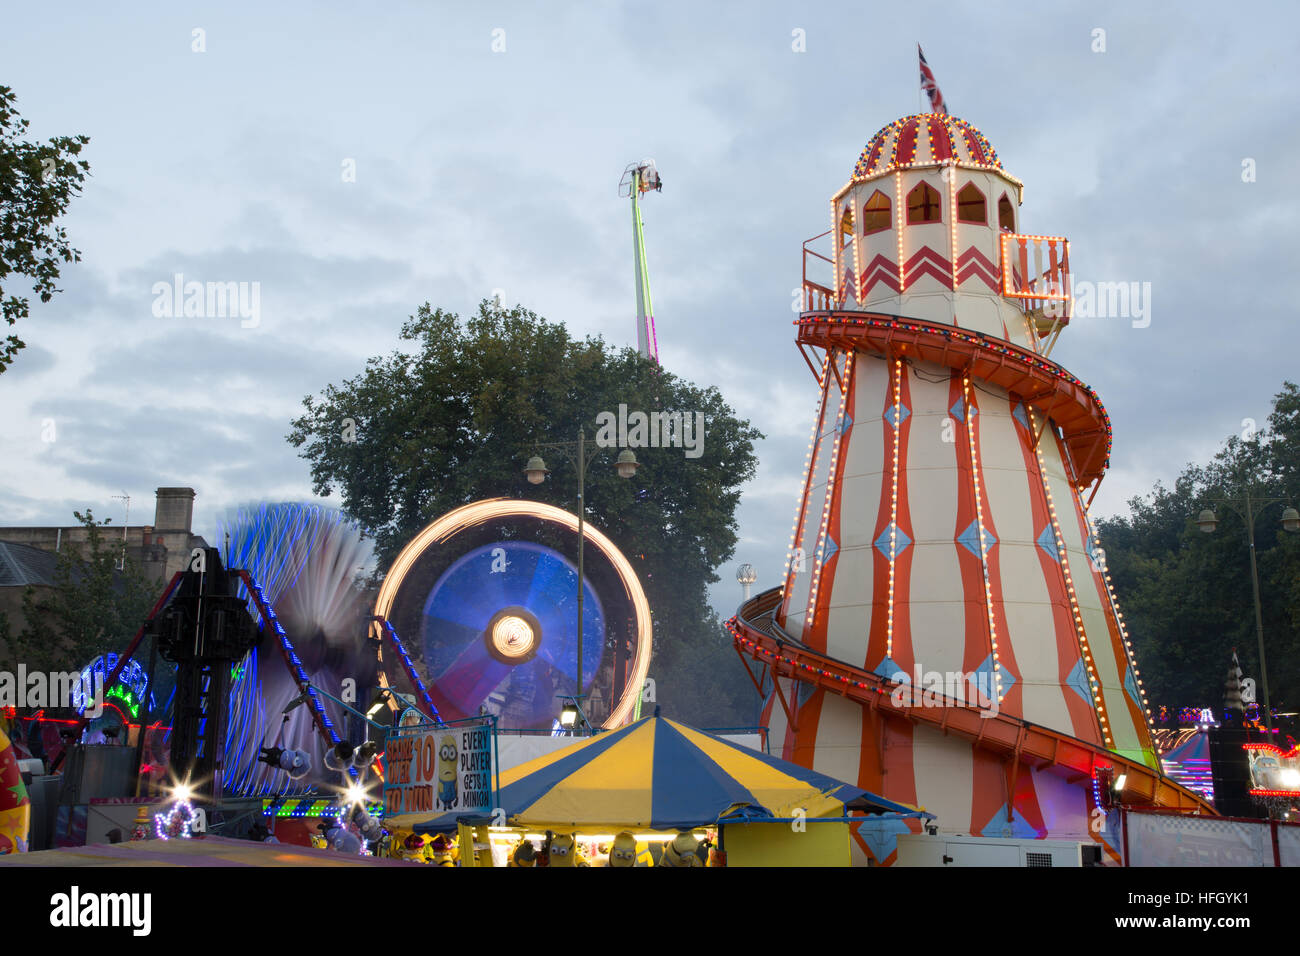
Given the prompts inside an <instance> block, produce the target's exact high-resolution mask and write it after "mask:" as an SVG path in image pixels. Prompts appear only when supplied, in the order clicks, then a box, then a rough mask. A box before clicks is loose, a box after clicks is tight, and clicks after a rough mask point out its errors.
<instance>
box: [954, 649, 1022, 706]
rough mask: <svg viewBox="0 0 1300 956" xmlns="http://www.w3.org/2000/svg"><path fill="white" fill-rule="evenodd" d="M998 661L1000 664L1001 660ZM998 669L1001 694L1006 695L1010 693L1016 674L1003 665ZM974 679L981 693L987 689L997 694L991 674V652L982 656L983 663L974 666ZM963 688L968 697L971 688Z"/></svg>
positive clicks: (995, 684)
mask: <svg viewBox="0 0 1300 956" xmlns="http://www.w3.org/2000/svg"><path fill="white" fill-rule="evenodd" d="M998 663H999V664H1000V663H1001V661H999V662H998ZM998 670H1000V671H1001V672H1002V693H1003V695H1006V694H1008V693H1010V691H1011V688H1012V687H1013V686H1014V685H1015V683H1016V675H1015V674H1013V673H1011V671H1009V670H1007V669H1006V667H1005V666H1004V667H999V668H998ZM975 680H976V681H977V684H976V686H977V687H978V688H979V690H980V692H981V693H984V694H987V693H989V691H992V692H993V694H994V696H996V695H997V690H998V682H997V680H996V679H995V678H994V676H993V655H992V654H989V656H988V657H986V658H984V663H982V664H980V666H979V667H977V668H975ZM965 690H966V696H967V698H968V699H969V697H970V690H971V689H970V688H969V687H967V688H966V689H965Z"/></svg>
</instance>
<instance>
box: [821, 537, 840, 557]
mask: <svg viewBox="0 0 1300 956" xmlns="http://www.w3.org/2000/svg"><path fill="white" fill-rule="evenodd" d="M839 549H840V546H839V545H838V544H836V543H835V539H834V538H832V537H831V536H830V535H829V534H828V535H827V536H826V545H825V547H824V548H823V549H822V564H825V563H826V562H827V561H829V560H830V559H831V555H833V554H834V553H835V552H836V551H838V550H839Z"/></svg>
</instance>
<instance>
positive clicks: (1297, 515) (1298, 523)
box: [1196, 488, 1300, 734]
mask: <svg viewBox="0 0 1300 956" xmlns="http://www.w3.org/2000/svg"><path fill="white" fill-rule="evenodd" d="M1210 500H1211V501H1213V502H1215V503H1216V504H1221V505H1225V506H1227V507H1228V508H1230V509H1231V510H1232V511H1234V512H1236V514H1237V515H1238V516H1240V517H1241V519H1242V520H1243V521H1244V522H1245V524H1246V541H1247V543H1248V544H1249V546H1250V583H1251V588H1252V591H1253V593H1254V598H1255V636H1256V637H1257V638H1258V640H1259V684H1260V688H1261V690H1262V691H1263V696H1264V729H1265V730H1266V731H1267V732H1268V733H1269V734H1272V732H1273V714H1272V709H1271V707H1270V705H1269V699H1268V665H1267V664H1266V663H1265V660H1264V613H1263V611H1262V610H1261V608H1260V602H1259V568H1258V565H1257V564H1256V562H1255V519H1256V518H1257V517H1258V516H1259V515H1260V514H1261V513H1262V512H1263V510H1264V509H1265V508H1267V507H1268V506H1269V505H1275V504H1281V503H1282V502H1284V501H1286V500H1287V499H1285V498H1253V497H1251V493H1250V489H1249V488H1248V489H1246V491H1245V493H1244V494H1243V495H1242V496H1241V497H1240V498H1211V499H1210ZM1238 506H1240V508H1242V509H1244V511H1243V510H1239V507H1238ZM1218 525H1219V518H1218V516H1217V515H1216V514H1215V513H1214V511H1212V510H1211V509H1209V508H1205V509H1204V510H1202V511H1201V513H1200V514H1199V515H1198V516H1197V517H1196V526H1197V527H1198V528H1200V529H1201V530H1202V531H1204V532H1205V533H1206V534H1211V533H1212V532H1213V531H1214V530H1215V528H1217V527H1218ZM1282 528H1283V530H1285V531H1290V532H1295V531H1300V512H1297V511H1296V510H1295V508H1293V507H1291V506H1290V505H1287V507H1286V508H1285V509H1284V510H1283V511H1282Z"/></svg>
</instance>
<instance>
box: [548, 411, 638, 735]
mask: <svg viewBox="0 0 1300 956" xmlns="http://www.w3.org/2000/svg"><path fill="white" fill-rule="evenodd" d="M536 447H537V448H558V449H560V450H562V451H565V452H568V453H570V454H573V453H575V452H576V455H577V459H576V461H575V462H574V464H575V465H576V466H577V472H578V687H577V691H576V692H575V693H576V697H577V698H578V699H581V697H582V604H583V600H582V598H583V595H582V583H583V581H584V580H585V578H584V577H583V557H582V556H583V552H584V551H585V550H586V549H585V548H584V547H583V545H584V544H586V537H585V532H584V530H583V529H584V525H585V521H586V510H587V503H586V494H585V491H586V479H587V465H589V464H590V463H591V462H592V461H594V460H595V459H596V458H597V457H598V456H599V454H600V453H599V452H597V453H596V455H593V456H592V457H591V458H590V459H588V458H587V433H586V429H584V428H579V429H578V440H577V441H576V442H548V443H546V444H541V445H537V446H536ZM614 467H615V468H616V469H617V471H618V476H619V477H620V478H631V477H632V476H633V475H634V474H636V470H637V468H639V467H641V466H640V463H638V462H637V460H636V453H635V452H633V451H632V450H631V449H630V448H624V449H623V450H622V451H621V452H619V453H618V460H617V461H616V462H615V463H614ZM524 474H525V475H527V476H528V483H529V484H533V485H540V484H541V483H542V482H543V481H545V480H546V476H547V475H549V474H550V469H549V468H547V467H546V462H544V461H543V460H542V459H541V456H540V455H534V456H533V457H531V458H529V459H528V464H527V465H525V466H524ZM590 726H591V725H590V723H588V727H590Z"/></svg>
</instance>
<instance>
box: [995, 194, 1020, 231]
mask: <svg viewBox="0 0 1300 956" xmlns="http://www.w3.org/2000/svg"><path fill="white" fill-rule="evenodd" d="M998 225H999V226H1001V227H1002V228H1003V229H1004V230H1006V231H1007V232H1015V231H1016V211H1015V209H1014V208H1013V207H1012V205H1011V200H1010V199H1008V198H1007V194H1006V193H1003V194H1002V198H1001V199H999V200H998Z"/></svg>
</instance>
